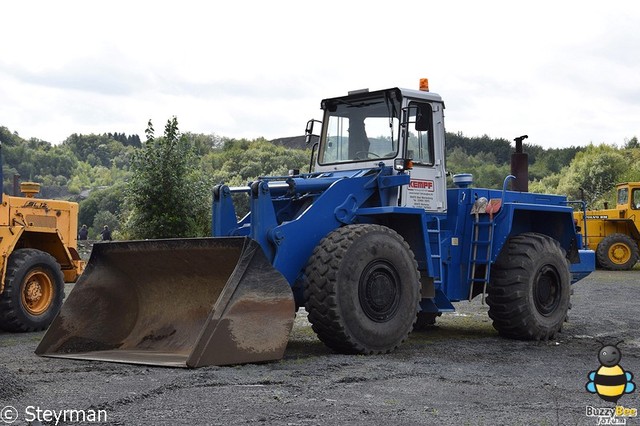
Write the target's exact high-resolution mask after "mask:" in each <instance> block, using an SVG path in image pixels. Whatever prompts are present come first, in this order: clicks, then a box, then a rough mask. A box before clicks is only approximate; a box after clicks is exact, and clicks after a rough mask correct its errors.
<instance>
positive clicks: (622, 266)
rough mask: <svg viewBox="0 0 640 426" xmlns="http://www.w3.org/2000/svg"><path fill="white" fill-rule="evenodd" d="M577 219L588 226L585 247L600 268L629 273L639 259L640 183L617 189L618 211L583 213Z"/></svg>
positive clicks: (631, 183)
mask: <svg viewBox="0 0 640 426" xmlns="http://www.w3.org/2000/svg"><path fill="white" fill-rule="evenodd" d="M575 219H576V221H577V223H578V225H579V226H585V225H586V229H585V230H584V231H585V232H584V235H585V238H586V245H587V246H588V247H589V248H590V249H591V250H594V251H595V252H596V261H597V264H598V266H599V267H600V268H603V269H610V270H614V271H626V270H629V269H631V268H633V266H634V265H635V264H636V263H637V262H638V260H639V259H640V254H639V253H640V250H639V248H640V182H628V183H620V184H618V185H617V186H616V208H615V209H609V208H607V206H606V205H605V208H604V209H602V210H587V211H586V213H585V212H582V211H580V212H576V213H575Z"/></svg>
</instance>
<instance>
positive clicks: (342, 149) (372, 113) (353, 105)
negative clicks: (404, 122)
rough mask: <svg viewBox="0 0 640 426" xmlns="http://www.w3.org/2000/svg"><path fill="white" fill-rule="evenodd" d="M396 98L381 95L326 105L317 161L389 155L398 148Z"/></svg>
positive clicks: (326, 162) (385, 156)
mask: <svg viewBox="0 0 640 426" xmlns="http://www.w3.org/2000/svg"><path fill="white" fill-rule="evenodd" d="M398 111H399V104H398V101H396V100H393V99H390V97H388V96H382V97H379V98H374V99H365V100H359V101H355V102H348V101H345V100H335V101H333V102H331V103H328V104H327V108H326V112H325V120H326V123H327V130H326V131H327V134H326V135H325V139H324V141H325V143H324V144H323V146H322V148H321V150H320V153H319V154H320V155H319V163H320V164H334V163H344V162H351V161H365V160H372V159H373V160H377V159H384V158H393V157H395V156H396V153H397V151H398V123H399V120H398V118H397V115H398V114H397V112H398Z"/></svg>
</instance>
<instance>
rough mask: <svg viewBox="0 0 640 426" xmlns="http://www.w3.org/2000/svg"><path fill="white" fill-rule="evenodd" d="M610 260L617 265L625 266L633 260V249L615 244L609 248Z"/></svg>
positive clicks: (621, 244) (622, 244)
mask: <svg viewBox="0 0 640 426" xmlns="http://www.w3.org/2000/svg"><path fill="white" fill-rule="evenodd" d="M609 259H611V261H612V262H613V263H615V264H617V265H624V264H625V263H627V262H628V261H629V260H630V259H631V249H630V248H629V247H628V246H627V245H626V244H624V243H615V244H612V245H611V247H609Z"/></svg>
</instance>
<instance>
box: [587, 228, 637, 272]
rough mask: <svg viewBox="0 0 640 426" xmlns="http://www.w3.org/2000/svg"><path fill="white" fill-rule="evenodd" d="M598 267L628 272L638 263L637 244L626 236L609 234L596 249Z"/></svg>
mask: <svg viewBox="0 0 640 426" xmlns="http://www.w3.org/2000/svg"><path fill="white" fill-rule="evenodd" d="M596 260H597V261H598V265H600V267H602V268H604V269H609V270H612V271H628V270H629V269H631V268H633V266H634V265H635V264H636V263H637V262H638V244H637V243H636V242H635V241H634V240H633V239H632V238H631V237H630V236H628V235H625V234H611V235H607V236H606V237H604V238H603V239H602V241H600V244H598V248H597V249H596Z"/></svg>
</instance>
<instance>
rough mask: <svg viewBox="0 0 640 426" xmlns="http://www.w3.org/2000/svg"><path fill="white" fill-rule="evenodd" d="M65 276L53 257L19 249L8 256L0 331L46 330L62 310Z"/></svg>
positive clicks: (0, 304) (32, 250) (0, 312)
mask: <svg viewBox="0 0 640 426" xmlns="http://www.w3.org/2000/svg"><path fill="white" fill-rule="evenodd" d="M63 299H64V275H63V274H62V270H61V269H60V265H59V264H58V262H57V261H56V260H55V258H54V257H53V256H51V255H50V254H48V253H45V252H43V251H40V250H36V249H19V250H16V251H14V252H13V253H12V254H11V256H9V260H8V265H7V273H6V276H5V281H4V291H3V292H2V294H0V329H3V330H5V331H14V332H25V331H39V330H44V329H45V328H47V327H48V326H49V324H51V321H53V319H54V318H55V316H56V315H57V314H58V311H60V307H61V306H62V301H63Z"/></svg>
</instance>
